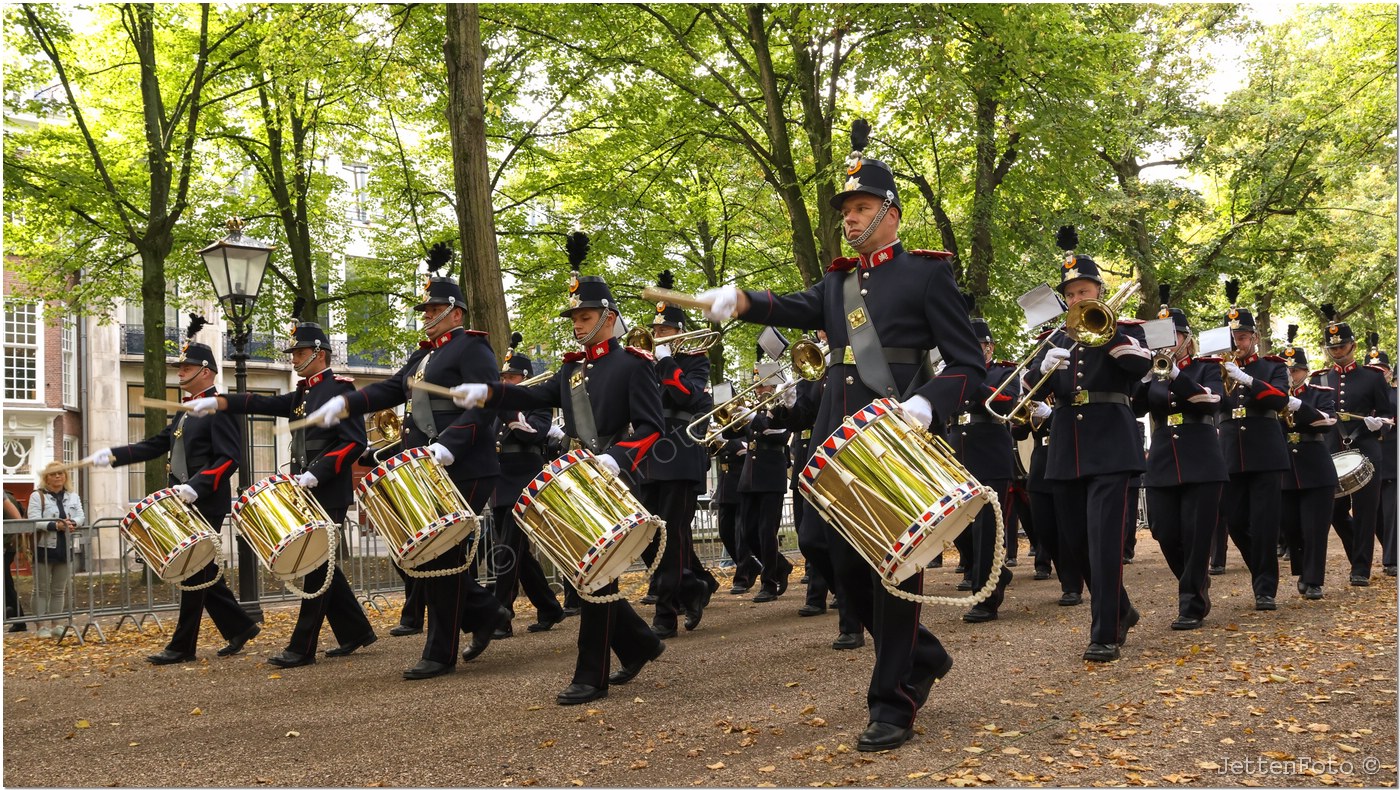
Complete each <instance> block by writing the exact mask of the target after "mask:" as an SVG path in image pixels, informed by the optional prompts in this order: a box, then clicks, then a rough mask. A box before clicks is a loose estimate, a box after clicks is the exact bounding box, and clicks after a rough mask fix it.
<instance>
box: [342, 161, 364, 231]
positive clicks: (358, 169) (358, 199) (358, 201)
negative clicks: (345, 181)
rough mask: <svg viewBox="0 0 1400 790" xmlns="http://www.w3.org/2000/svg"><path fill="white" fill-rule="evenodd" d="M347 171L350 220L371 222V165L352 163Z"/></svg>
mask: <svg viewBox="0 0 1400 790" xmlns="http://www.w3.org/2000/svg"><path fill="white" fill-rule="evenodd" d="M345 171H346V172H347V173H349V181H350V211H349V212H348V213H349V216H350V220H351V221H352V222H369V165H366V164H360V163H357V162H350V163H347V164H346V165H345Z"/></svg>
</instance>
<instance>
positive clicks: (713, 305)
mask: <svg viewBox="0 0 1400 790" xmlns="http://www.w3.org/2000/svg"><path fill="white" fill-rule="evenodd" d="M696 298H698V299H701V300H704V301H707V302H709V303H710V307H709V309H707V310H704V311H702V312H704V314H705V318H707V319H709V320H710V321H714V322H716V323H718V322H721V321H728V320H729V319H731V318H733V317H734V314H735V313H737V312H739V289H738V288H735V287H734V286H732V285H721V286H720V287H718V288H711V289H710V290H708V291H705V292H703V293H701V294H699V295H698V296H697V297H696Z"/></svg>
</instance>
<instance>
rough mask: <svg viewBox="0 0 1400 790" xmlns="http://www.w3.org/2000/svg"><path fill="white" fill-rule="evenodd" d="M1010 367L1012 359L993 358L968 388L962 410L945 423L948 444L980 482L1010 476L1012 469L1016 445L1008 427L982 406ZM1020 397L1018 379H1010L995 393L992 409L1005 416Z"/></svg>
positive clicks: (1009, 371)
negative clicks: (975, 385) (983, 374)
mask: <svg viewBox="0 0 1400 790" xmlns="http://www.w3.org/2000/svg"><path fill="white" fill-rule="evenodd" d="M1014 367H1015V363H1013V362H993V363H992V364H991V366H990V367H988V369H987V378H986V380H985V381H984V382H983V383H982V385H981V386H980V387H978V388H977V389H975V390H973V391H972V395H971V397H969V398H968V399H967V400H966V401H965V402H964V403H963V409H962V411H961V412H959V413H958V415H957V416H955V417H954V418H953V419H952V420H951V421H950V423H949V427H948V444H949V445H951V446H952V448H953V453H954V455H956V456H957V458H958V460H959V461H961V462H962V465H963V466H965V467H967V471H969V472H971V473H972V476H973V477H975V478H977V480H978V481H980V482H985V481H988V480H1010V479H1011V478H1012V476H1014V475H1015V473H1016V461H1015V459H1014V457H1013V456H1014V454H1015V452H1016V445H1015V444H1014V443H1013V442H1012V440H1011V428H1010V427H1009V426H1007V425H1006V424H1005V423H1002V422H1000V421H999V420H997V419H996V418H994V417H992V415H991V412H989V411H988V410H987V407H986V402H987V398H990V397H991V396H992V392H993V391H994V390H995V389H996V388H997V387H998V386H999V385H1000V384H1001V383H1002V382H1003V381H1005V380H1006V377H1007V376H1009V375H1011V372H1012V369H1013V368H1014ZM1020 397H1021V387H1020V382H1013V383H1012V384H1010V385H1009V386H1007V388H1006V389H1005V390H1003V391H1002V394H1001V395H998V396H997V399H996V401H995V402H993V404H992V409H993V410H995V411H996V412H997V413H998V414H1001V415H1002V416H1006V415H1008V414H1010V413H1011V407H1012V406H1015V405H1016V401H1018V400H1020Z"/></svg>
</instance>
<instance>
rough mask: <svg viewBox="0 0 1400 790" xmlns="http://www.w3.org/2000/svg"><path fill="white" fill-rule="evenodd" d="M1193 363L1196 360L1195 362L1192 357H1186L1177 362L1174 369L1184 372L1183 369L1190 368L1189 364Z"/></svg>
mask: <svg viewBox="0 0 1400 790" xmlns="http://www.w3.org/2000/svg"><path fill="white" fill-rule="evenodd" d="M1195 361H1196V360H1195V358H1194V357H1187V358H1186V359H1183V360H1181V361H1179V362H1177V363H1176V369H1177V370H1185V369H1187V368H1189V367H1191V363H1192V362H1195Z"/></svg>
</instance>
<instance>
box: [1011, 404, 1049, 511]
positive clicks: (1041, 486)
mask: <svg viewBox="0 0 1400 790" xmlns="http://www.w3.org/2000/svg"><path fill="white" fill-rule="evenodd" d="M1054 421H1055V412H1053V411H1052V412H1050V416H1049V417H1047V418H1045V419H1044V420H1037V419H1035V418H1032V419H1031V420H1030V421H1029V422H1026V423H1023V424H1020V425H1015V426H1012V428H1011V437H1012V438H1013V439H1015V440H1016V441H1018V442H1019V441H1022V440H1024V439H1026V437H1030V439H1031V440H1032V444H1031V465H1030V468H1029V469H1027V470H1026V490H1027V491H1034V492H1036V493H1041V494H1050V493H1054V491H1055V486H1054V485H1052V484H1051V483H1048V482H1046V480H1045V465H1046V463H1047V462H1048V461H1049V460H1050V425H1051V423H1053V422H1054Z"/></svg>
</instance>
